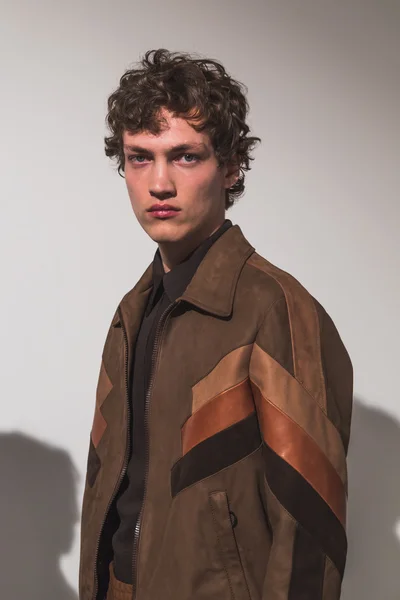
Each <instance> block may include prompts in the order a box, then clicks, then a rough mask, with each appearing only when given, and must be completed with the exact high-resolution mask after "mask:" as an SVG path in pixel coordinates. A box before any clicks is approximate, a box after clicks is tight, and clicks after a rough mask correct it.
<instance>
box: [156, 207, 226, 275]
mask: <svg viewBox="0 0 400 600" xmlns="http://www.w3.org/2000/svg"><path fill="white" fill-rule="evenodd" d="M224 221H225V216H224V217H223V219H222V220H221V221H220V222H219V223H218V225H216V226H214V227H213V228H211V229H210V228H209V229H207V230H206V231H204V230H199V231H196V232H193V233H192V234H191V235H190V237H188V238H186V239H183V240H179V241H178V242H162V243H159V244H158V248H159V250H160V255H161V260H162V263H163V267H164V271H165V273H168V271H170V270H171V269H172V268H173V267H174V266H175V265H178V264H179V263H181V262H182V261H183V260H185V258H186V257H187V256H189V254H191V253H192V252H193V251H194V250H196V248H197V247H198V246H200V244H201V243H202V242H204V240H206V239H207V238H209V237H210V236H211V235H212V234H213V233H215V232H216V231H217V229H219V228H220V227H221V225H222V223H223V222H224Z"/></svg>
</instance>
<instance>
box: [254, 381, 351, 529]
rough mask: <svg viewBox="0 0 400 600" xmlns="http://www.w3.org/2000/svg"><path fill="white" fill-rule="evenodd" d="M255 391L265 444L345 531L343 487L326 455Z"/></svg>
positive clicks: (300, 429)
mask: <svg viewBox="0 0 400 600" xmlns="http://www.w3.org/2000/svg"><path fill="white" fill-rule="evenodd" d="M252 388H253V395H254V399H255V402H256V406H257V413H258V418H259V422H260V428H261V431H262V434H263V437H264V440H265V443H266V444H268V446H269V447H270V448H271V449H272V450H273V451H274V452H275V453H276V454H278V455H279V456H280V457H281V458H283V460H285V461H286V462H287V463H289V464H290V465H291V466H292V467H293V468H294V469H296V471H298V473H300V475H301V476H302V477H303V478H304V479H305V480H306V481H308V483H309V484H310V485H311V486H312V487H313V488H314V490H315V491H316V492H317V493H318V494H319V495H320V496H321V498H323V499H324V500H325V502H326V503H327V504H328V506H330V508H331V509H332V511H333V512H334V513H335V515H336V516H337V518H338V519H339V521H340V522H341V523H342V525H343V527H345V524H346V494H345V490H344V485H343V482H342V481H341V479H340V477H339V475H338V474H337V472H336V471H335V469H334V468H333V467H332V465H331V463H330V462H329V461H328V459H327V458H326V456H325V454H323V453H322V452H321V450H320V448H319V446H317V444H316V443H315V442H314V440H313V439H311V438H310V436H309V435H307V433H305V431H304V430H303V429H302V428H301V427H299V426H298V425H297V424H296V423H295V422H294V421H292V420H291V419H290V418H289V417H288V416H287V415H286V414H285V413H283V412H282V411H280V410H279V409H278V408H277V407H276V406H274V405H273V404H271V402H268V400H267V399H266V398H264V397H263V395H262V393H261V391H260V389H259V388H258V387H257V386H256V385H255V384H252Z"/></svg>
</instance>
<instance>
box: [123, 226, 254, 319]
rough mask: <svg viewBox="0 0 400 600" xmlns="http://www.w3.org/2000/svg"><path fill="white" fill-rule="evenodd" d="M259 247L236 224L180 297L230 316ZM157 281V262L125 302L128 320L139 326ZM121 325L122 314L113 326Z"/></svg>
mask: <svg viewBox="0 0 400 600" xmlns="http://www.w3.org/2000/svg"><path fill="white" fill-rule="evenodd" d="M254 251H255V248H254V247H253V246H252V245H251V244H250V243H249V242H248V241H247V239H246V238H245V237H244V235H243V233H242V230H241V229H240V227H239V225H232V227H229V229H228V230H227V231H225V232H224V233H223V234H222V235H221V236H220V237H219V238H218V239H217V240H216V241H215V242H214V244H213V245H212V246H211V248H210V249H209V250H208V252H207V254H206V255H205V257H204V258H203V260H202V261H201V263H200V265H199V266H198V267H197V270H196V272H195V274H194V275H193V277H192V279H191V281H190V283H189V285H188V286H187V288H186V290H185V291H184V292H183V294H182V295H181V296H179V298H177V300H184V301H186V302H188V303H190V304H193V305H194V306H197V307H198V308H200V309H202V310H205V311H207V312H209V313H211V314H214V315H217V316H221V317H229V315H230V314H231V313H232V308H233V301H234V298H235V291H236V285H237V282H238V279H239V275H240V272H241V270H242V267H243V265H244V264H245V262H246V261H247V259H248V258H249V256H250V255H251V254H252V253H253V252H254ZM152 284H153V262H151V263H150V265H149V266H148V267H147V269H146V270H145V272H144V273H143V275H142V276H141V277H140V279H139V281H138V282H137V283H136V285H135V287H134V288H133V289H132V290H131V291H130V292H128V293H127V294H126V295H125V296H124V298H123V299H122V301H121V304H120V308H121V312H122V316H123V318H124V322H127V321H128V322H129V321H132V320H133V321H134V322H135V325H134V324H133V323H132V324H131V327H132V326H133V327H134V329H136V326H137V327H138V326H139V325H138V323H137V321H138V322H139V324H140V319H141V317H142V315H143V312H144V310H145V307H146V303H147V300H148V297H149V295H150V293H151V290H152ZM118 324H119V317H118V315H116V316H115V318H114V321H113V325H114V326H117V325H118Z"/></svg>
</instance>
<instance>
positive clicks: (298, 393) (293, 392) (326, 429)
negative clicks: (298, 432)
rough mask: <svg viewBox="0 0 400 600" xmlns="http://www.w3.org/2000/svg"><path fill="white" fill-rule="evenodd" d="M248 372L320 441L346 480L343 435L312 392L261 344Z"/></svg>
mask: <svg viewBox="0 0 400 600" xmlns="http://www.w3.org/2000/svg"><path fill="white" fill-rule="evenodd" d="M249 373H250V379H251V381H253V382H254V383H255V384H256V385H257V386H258V387H259V388H260V390H261V393H262V395H263V396H264V397H265V398H268V400H269V402H271V403H272V404H274V405H275V406H277V407H278V408H279V409H280V410H281V411H282V412H284V413H285V414H286V415H288V417H290V418H291V419H292V420H293V421H295V423H297V424H298V425H299V426H300V427H302V428H303V429H304V431H305V432H306V433H307V434H308V435H309V436H310V437H311V438H312V439H313V440H314V441H315V442H316V443H317V444H318V446H319V447H320V448H321V450H322V452H323V453H324V454H325V455H326V457H327V458H328V460H329V461H330V462H331V463H332V465H333V466H334V468H335V469H336V471H337V473H338V474H339V476H340V478H341V480H342V481H343V483H344V484H346V481H347V468H346V455H345V451H344V447H343V442H342V439H341V437H340V434H339V432H338V430H337V429H336V427H335V426H334V425H333V423H332V422H331V421H330V420H329V419H328V417H327V416H326V415H325V413H324V412H323V411H322V410H321V408H320V406H319V405H318V404H317V403H316V402H315V400H314V399H313V398H312V397H311V396H310V394H309V393H308V392H307V391H306V390H305V389H304V388H303V387H302V385H301V384H300V383H299V382H298V381H297V380H296V379H295V378H294V377H292V376H291V374H290V373H289V372H288V371H286V369H284V368H283V367H282V366H281V365H280V364H279V363H278V362H277V361H276V360H274V359H273V358H272V356H270V355H269V354H267V353H266V352H264V350H263V349H262V348H260V346H258V344H254V348H253V353H252V357H251V361H250V367H249Z"/></svg>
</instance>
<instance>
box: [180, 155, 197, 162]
mask: <svg viewBox="0 0 400 600" xmlns="http://www.w3.org/2000/svg"><path fill="white" fill-rule="evenodd" d="M182 157H185V158H186V159H187V158H189V160H188V161H186V162H190V163H192V162H196V161H197V160H199V158H200V157H199V156H197V155H196V154H190V153H186V154H182ZM190 159H192V160H190Z"/></svg>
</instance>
